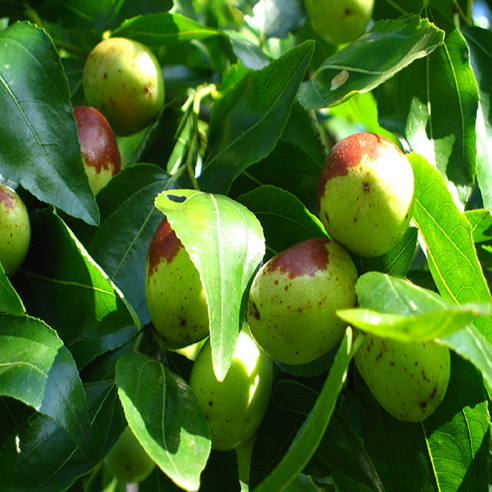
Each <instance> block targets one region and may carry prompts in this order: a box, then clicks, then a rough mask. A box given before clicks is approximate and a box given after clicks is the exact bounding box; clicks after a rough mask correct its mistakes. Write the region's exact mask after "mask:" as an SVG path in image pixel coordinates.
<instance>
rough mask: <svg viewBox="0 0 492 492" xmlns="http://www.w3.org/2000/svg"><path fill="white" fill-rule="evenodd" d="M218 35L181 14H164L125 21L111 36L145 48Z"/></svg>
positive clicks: (215, 31) (141, 16)
mask: <svg viewBox="0 0 492 492" xmlns="http://www.w3.org/2000/svg"><path fill="white" fill-rule="evenodd" d="M220 34H221V32H220V31H219V30H218V29H213V28H211V27H207V26H203V25H201V24H199V23H198V22H196V21H194V20H192V19H189V18H188V17H184V16H183V15H181V14H177V13H174V14H171V13H167V12H164V13H159V14H147V15H139V16H137V17H133V18H131V19H127V20H125V21H124V22H123V23H122V24H121V25H120V26H119V27H118V28H116V29H115V30H114V31H113V32H112V33H111V36H112V37H116V36H118V37H122V38H131V39H135V40H136V41H139V42H141V43H143V44H145V45H146V46H171V45H174V44H178V43H181V42H184V41H191V40H193V39H203V38H207V37H209V36H217V35H220Z"/></svg>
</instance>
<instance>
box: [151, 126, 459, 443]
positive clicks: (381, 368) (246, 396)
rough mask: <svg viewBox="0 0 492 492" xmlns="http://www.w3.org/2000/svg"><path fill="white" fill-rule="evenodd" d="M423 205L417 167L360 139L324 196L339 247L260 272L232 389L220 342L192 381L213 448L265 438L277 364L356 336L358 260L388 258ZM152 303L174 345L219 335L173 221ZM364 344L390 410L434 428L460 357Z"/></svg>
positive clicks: (321, 203)
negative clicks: (432, 418)
mask: <svg viewBox="0 0 492 492" xmlns="http://www.w3.org/2000/svg"><path fill="white" fill-rule="evenodd" d="M413 205H414V177H413V171H412V167H411V165H410V163H409V161H408V159H407V157H406V156H405V154H404V153H403V152H402V151H401V150H400V149H399V148H398V147H397V146H395V145H394V144H393V143H392V142H390V141H389V140H387V139H385V138H384V137H381V136H379V135H375V134H372V133H356V134H353V135H350V136H349V137H347V138H345V139H343V140H341V141H339V142H338V143H337V144H336V145H335V146H334V147H333V148H332V150H331V152H330V153H329V155H328V157H327V159H326V161H325V163H324V166H323V169H322V172H321V176H320V179H319V186H318V211H319V217H320V219H321V221H322V223H323V225H324V227H325V229H326V232H327V233H328V235H329V238H328V237H326V236H325V237H318V238H312V239H309V240H306V241H303V242H301V243H298V244H295V245H293V246H292V247H290V248H288V249H287V250H285V251H282V252H280V253H279V254H277V255H275V256H274V257H272V258H271V259H269V260H268V261H267V262H266V263H264V264H263V266H262V267H261V268H260V269H259V271H258V272H257V274H256V276H255V277H254V279H253V282H252V285H251V288H250V291H249V301H248V307H247V319H246V321H245V328H244V329H243V331H242V332H241V333H240V335H239V338H238V341H237V345H236V352H235V354H234V362H233V365H232V366H231V369H230V370H229V372H228V374H227V376H226V378H225V379H224V380H223V381H221V382H219V381H218V380H217V378H216V376H215V374H214V370H213V366H212V358H211V347H210V341H209V340H207V341H206V342H205V344H204V345H203V346H202V348H201V350H200V352H199V353H198V356H197V358H196V360H195V362H194V365H193V368H192V372H191V377H190V380H189V383H190V386H191V388H192V389H193V390H194V392H195V394H196V396H197V398H198V400H199V402H200V405H201V407H202V409H203V412H204V414H205V416H206V417H207V420H208V423H209V426H210V431H211V437H212V448H213V449H217V450H228V449H234V448H237V446H239V445H244V443H246V442H250V440H251V438H252V437H254V435H255V432H256V430H257V428H258V427H259V425H260V423H261V421H262V419H263V416H264V413H265V411H266V406H267V402H268V399H269V395H270V391H271V385H272V361H273V360H275V361H278V362H280V363H283V364H291V365H295V364H306V363H309V362H312V361H314V360H315V359H317V358H318V357H320V356H321V355H323V354H325V353H327V352H328V351H329V350H331V349H333V348H334V347H336V346H337V344H338V343H339V342H340V341H341V339H342V337H343V335H344V333H345V329H346V326H347V325H346V323H344V322H343V321H342V320H341V319H340V318H339V317H338V316H337V311H338V310H341V309H346V308H353V307H355V306H356V303H357V298H356V291H355V286H356V282H357V279H358V271H357V268H356V266H355V263H354V261H353V256H352V255H358V256H364V257H371V256H379V255H383V254H386V253H388V252H389V251H390V250H391V249H392V248H393V247H395V246H396V245H397V244H398V243H399V242H400V241H401V240H402V238H403V236H404V235H405V233H406V231H407V229H408V227H409V223H410V220H411V218H412V213H413ZM145 295H146V302H147V306H148V309H149V313H150V316H151V319H152V322H153V324H154V326H155V328H156V329H157V330H158V331H159V333H160V334H161V335H162V337H163V339H164V341H165V343H166V344H167V346H168V347H170V348H174V349H176V348H182V347H186V346H189V345H190V344H193V343H196V342H198V341H200V340H203V339H204V338H206V337H207V336H208V334H209V318H208V310H207V301H206V296H205V292H204V289H203V286H202V283H201V281H200V275H199V272H198V270H197V269H196V267H195V266H194V264H193V262H192V260H191V258H190V256H189V254H188V253H187V251H186V249H185V248H184V246H183V245H182V243H181V241H180V240H179V238H178V237H177V236H176V234H175V232H174V231H173V230H172V229H171V226H170V224H169V222H168V221H167V219H166V218H164V219H163V221H162V223H161V225H160V226H159V228H158V229H157V231H156V233H155V235H154V237H153V239H152V242H151V245H150V248H149V251H148V255H147V264H146V278H145ZM361 336H364V337H365V338H364V340H363V342H362V344H361V346H360V348H359V350H358V352H357V353H356V355H355V363H356V366H357V368H358V370H359V372H360V374H361V375H362V377H363V378H364V380H365V381H366V383H367V385H368V386H369V388H370V389H371V391H372V392H373V394H374V396H375V397H376V398H377V399H378V400H379V402H380V403H381V405H382V406H383V407H384V408H385V409H386V410H387V411H388V412H389V413H391V414H392V415H393V416H395V417H397V418H398V419H400V420H403V421H412V422H416V421H420V420H423V419H424V418H427V417H428V416H429V415H430V414H431V413H432V412H433V411H434V410H435V408H436V407H437V406H438V405H439V403H440V402H441V401H442V398H443V397H444V394H445V393H446V389H447V385H448V382H449V376H450V355H449V349H448V348H447V347H442V346H439V345H437V344H435V343H429V342H427V343H412V344H409V343H399V342H395V341H392V340H389V339H383V338H378V337H376V336H372V335H362V334H361Z"/></svg>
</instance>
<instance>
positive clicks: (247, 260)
mask: <svg viewBox="0 0 492 492" xmlns="http://www.w3.org/2000/svg"><path fill="white" fill-rule="evenodd" d="M183 199H184V201H175V200H183ZM156 207H157V208H158V209H159V210H161V211H162V213H163V214H164V215H166V217H167V219H168V221H169V223H170V224H171V228H172V229H173V230H174V231H175V233H176V236H178V238H179V239H180V240H181V242H182V243H183V245H184V247H185V249H186V250H187V252H188V253H189V255H190V258H191V260H192V261H193V263H194V264H195V266H196V268H197V270H198V272H199V273H200V278H201V281H202V284H203V287H204V289H205V294H206V297H207V303H208V311H209V322H210V335H211V344H212V360H213V365H214V372H215V374H216V376H217V379H218V380H219V381H221V380H223V379H224V377H225V375H226V374H227V371H228V370H229V366H230V364H231V361H232V356H233V353H234V347H235V345H236V339H237V335H238V333H239V330H240V328H241V326H242V319H243V315H244V309H245V303H246V296H247V287H248V285H249V283H250V282H251V279H252V277H253V275H254V274H255V272H256V269H257V268H258V265H259V264H260V263H261V260H262V258H263V255H264V253H265V243H264V237H263V231H262V229H261V225H260V223H259V221H258V219H257V218H256V217H255V215H254V214H253V213H252V212H250V211H249V210H248V209H247V208H246V207H245V206H244V205H242V204H241V203H239V202H236V201H234V200H232V199H230V198H228V197H226V196H224V195H213V194H208V193H203V192H197V191H193V190H175V191H173V192H168V193H162V194H161V195H159V196H158V197H157V199H156Z"/></svg>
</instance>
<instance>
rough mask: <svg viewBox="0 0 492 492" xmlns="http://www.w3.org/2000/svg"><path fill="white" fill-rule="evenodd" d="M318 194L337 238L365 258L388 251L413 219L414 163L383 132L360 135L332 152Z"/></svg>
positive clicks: (321, 211) (326, 223)
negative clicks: (411, 163)
mask: <svg viewBox="0 0 492 492" xmlns="http://www.w3.org/2000/svg"><path fill="white" fill-rule="evenodd" d="M317 198H318V211H319V217H320V219H321V222H322V223H323V225H324V227H325V229H326V231H327V232H328V235H329V236H330V237H331V238H333V239H334V240H335V241H338V242H339V243H340V244H342V245H343V246H345V248H347V249H348V250H349V251H350V252H352V253H355V254H358V255H360V256H365V257H370V256H379V255H382V254H385V253H387V252H388V251H389V250H390V249H392V248H393V247H394V246H396V244H398V242H399V241H400V240H401V239H402V238H403V236H404V234H405V232H406V230H407V228H408V226H409V223H410V220H411V219H412V215H413V205H414V176H413V170H412V166H411V165H410V162H409V161H408V158H407V157H406V155H405V154H404V153H403V152H402V151H401V150H400V149H399V148H398V147H397V146H396V145H394V144H393V143H392V142H391V141H389V140H388V139H386V138H384V137H382V136H381V135H377V134H374V133H365V132H364V133H354V134H353V135H349V136H348V137H346V138H344V139H342V140H340V141H339V142H337V143H336V144H335V145H334V146H333V148H332V149H331V151H330V153H329V154H328V156H327V158H326V160H325V163H324V165H323V168H322V171H321V175H320V178H319V183H318V197H317Z"/></svg>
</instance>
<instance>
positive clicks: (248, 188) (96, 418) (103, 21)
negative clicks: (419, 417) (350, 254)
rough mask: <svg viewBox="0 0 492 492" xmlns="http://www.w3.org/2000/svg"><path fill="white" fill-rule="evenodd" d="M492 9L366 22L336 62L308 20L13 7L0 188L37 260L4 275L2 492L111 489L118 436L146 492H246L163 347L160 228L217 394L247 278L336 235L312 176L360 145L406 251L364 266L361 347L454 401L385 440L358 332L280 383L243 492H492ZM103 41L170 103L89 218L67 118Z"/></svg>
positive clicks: (297, 0) (1, 19) (3, 55)
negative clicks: (406, 212)
mask: <svg viewBox="0 0 492 492" xmlns="http://www.w3.org/2000/svg"><path fill="white" fill-rule="evenodd" d="M489 7H491V2H490V0H488V1H487V2H483V1H475V2H474V1H472V0H405V1H403V0H391V1H390V0H376V5H375V10H374V16H373V21H374V22H373V23H371V25H370V31H369V33H367V34H366V35H364V36H362V37H361V38H359V39H358V40H356V41H354V42H352V43H350V44H348V45H346V46H333V45H330V44H328V43H326V42H324V41H323V40H322V39H320V38H319V36H317V35H316V34H315V33H314V32H313V30H312V29H311V27H310V24H309V22H308V20H307V19H306V16H305V11H304V6H303V3H302V1H301V0H260V1H255V0H249V1H247V0H236V1H233V0H228V1H218V0H196V1H191V0H182V1H175V2H170V1H161V0H139V1H138V2H133V1H129V0H128V1H124V0H118V1H117V0H97V1H92V0H75V1H70V2H62V1H61V0H32V1H29V0H24V1H17V0H7V1H3V2H2V3H1V4H0V28H1V29H2V30H1V31H0V46H1V48H0V173H1V175H2V176H3V177H4V178H5V179H6V180H8V182H9V183H10V184H11V185H12V186H15V187H16V189H17V190H18V192H19V193H20V194H21V196H22V198H23V199H24V201H25V203H26V205H27V206H28V208H29V210H30V218H31V225H32V230H33V235H32V240H31V247H30V250H29V253H28V256H27V258H26V261H25V263H24V265H23V266H22V268H21V270H20V271H19V272H18V273H16V274H15V275H14V276H13V277H12V278H11V279H8V278H7V277H6V276H5V275H4V274H3V273H1V274H0V285H1V289H0V311H1V313H2V314H1V315H0V395H1V404H0V421H1V422H2V425H1V426H0V445H1V448H0V490H2V491H15V492H19V491H24V490H25V491H31V490H37V491H50V492H54V491H62V490H71V491H82V490H84V491H89V490H91V491H102V490H105V491H109V490H116V489H117V488H118V487H119V488H120V490H121V489H123V490H124V485H122V484H116V483H115V482H114V481H112V480H111V477H109V476H108V473H107V471H106V470H105V468H104V467H102V466H101V460H102V459H103V458H104V456H105V455H106V454H107V452H108V451H109V449H110V448H111V447H112V445H113V444H114V443H115V441H116V440H117V438H118V436H119V434H120V433H121V432H122V430H123V428H124V427H125V426H126V424H127V422H128V423H129V425H130V426H131V428H132V429H133V431H134V432H135V434H136V435H137V436H138V438H139V440H140V442H141V443H142V444H143V445H144V447H145V448H146V450H147V452H148V453H149V454H150V455H151V456H152V458H153V459H154V460H155V461H156V463H157V464H158V468H156V470H155V471H154V473H153V474H152V475H151V476H150V477H149V478H148V479H147V480H146V481H145V482H143V483H141V484H140V490H144V491H146V490H148V491H156V490H160V491H171V490H179V487H181V488H188V489H190V490H197V489H198V488H200V490H202V491H208V490H210V491H212V490H213V491H217V490H227V491H234V490H240V489H241V487H242V488H243V489H247V487H248V485H247V484H246V483H244V477H242V478H243V482H242V483H241V482H240V481H239V478H238V466H237V460H236V453H235V452H234V451H231V452H215V451H212V452H211V451H210V440H209V437H208V429H207V424H206V421H205V418H204V416H203V414H202V412H201V410H200V408H199V407H198V405H197V403H196V401H195V400H194V397H193V394H192V392H191V390H190V388H189V386H188V385H187V382H186V381H187V378H188V375H189V372H190V368H191V364H192V361H191V359H192V354H191V355H190V354H187V356H186V355H183V354H181V353H176V352H173V351H170V350H168V349H166V347H164V346H162V344H159V343H158V342H159V339H158V338H155V337H154V336H153V331H152V327H151V324H150V319H149V315H148V312H147V308H146V305H145V299H144V273H145V272H144V271H145V257H146V254H147V249H148V246H149V243H150V240H151V238H152V236H153V234H154V231H155V229H156V227H157V225H158V224H159V223H160V221H161V219H162V216H163V215H162V214H163V213H165V214H166V215H167V216H168V218H169V220H170V221H171V223H172V225H173V228H174V229H175V230H176V233H177V235H178V237H180V239H181V240H182V242H183V244H184V245H185V246H186V248H187V249H188V250H189V251H190V255H191V257H192V259H193V261H194V262H195V264H196V265H197V266H198V268H199V271H200V273H201V276H202V280H203V283H204V286H205V289H206V292H207V296H208V300H209V310H210V317H211V319H212V323H211V339H212V346H213V347H216V348H217V347H220V350H219V349H218V348H217V349H216V350H215V352H214V367H215V370H216V373H217V374H218V375H221V376H223V375H225V374H226V372H227V369H228V367H229V364H230V360H231V357H232V351H233V348H234V344H235V340H236V336H237V332H238V329H239V327H240V326H241V322H242V319H243V315H244V313H243V309H242V308H243V305H244V302H243V301H244V298H245V296H246V295H247V291H248V285H249V282H250V281H251V278H252V275H253V274H254V272H255V271H256V269H257V268H258V266H259V265H260V264H261V262H262V261H265V260H266V259H268V258H269V257H271V256H272V255H273V254H275V253H277V252H280V251H282V250H283V249H285V248H287V247H289V246H291V245H292V244H294V243H296V242H299V241H301V240H303V239H307V238H310V237H317V236H324V235H326V233H325V232H324V229H323V227H322V225H321V223H320V222H319V220H318V218H317V216H316V213H317V212H316V189H317V182H318V177H319V173H320V170H321V166H322V164H323V159H324V155H325V154H326V152H327V150H328V149H329V148H330V147H331V145H333V143H334V142H336V141H337V140H339V139H340V138H342V137H343V136H345V135H348V134H350V133H354V132H356V131H361V130H369V131H374V132H377V133H381V134H383V135H385V136H387V137H388V138H390V139H392V140H393V141H394V142H395V143H398V144H399V145H400V146H401V147H402V149H403V150H404V151H405V152H407V153H408V155H409V159H410V161H411V163H412V166H413V169H414V174H415V179H416V204H415V210H414V220H413V222H412V227H411V228H410V229H409V231H408V233H407V235H406V236H405V238H404V240H403V241H402V242H401V243H400V244H399V245H398V246H397V247H395V248H394V249H393V250H392V251H390V252H389V253H388V254H386V255H384V256H383V257H377V258H373V259H370V260H369V259H364V258H354V260H355V261H356V263H357V266H358V269H359V273H360V279H359V283H358V286H357V293H358V301H359V306H360V309H359V310H357V312H356V313H351V314H350V315H351V316H352V317H351V318H350V321H351V324H352V325H353V326H355V327H358V328H360V329H362V330H364V331H367V332H375V333H378V332H379V333H380V331H378V330H381V329H384V333H385V336H387V337H390V338H395V339H401V338H402V336H403V335H402V333H403V331H404V332H405V333H406V335H405V336H406V338H405V340H406V341H416V340H422V339H429V340H432V339H437V341H438V342H439V343H442V344H445V345H447V346H449V347H450V348H451V349H452V375H451V382H450V386H449V389H448V392H447V395H446V398H445V400H444V401H443V403H442V404H441V406H440V407H439V408H438V409H437V411H436V412H435V413H434V414H433V415H432V416H431V417H430V418H428V419H427V420H425V421H424V422H422V423H418V424H408V423H402V422H400V421H398V420H396V419H394V418H393V417H391V416H389V414H387V413H386V412H385V411H384V410H382V408H381V407H380V405H379V404H378V403H377V402H376V401H375V399H374V398H373V397H372V395H371V394H370V392H369V390H368V389H367V387H366V386H365V384H364V383H363V381H362V379H361V377H360V376H359V375H358V373H357V371H356V369H355V368H354V365H353V363H352V362H351V359H352V356H353V353H354V351H355V350H356V349H357V346H358V345H357V341H355V343H354V332H353V330H352V329H351V328H349V329H348V330H347V333H346V336H345V338H344V340H343V341H342V343H341V344H340V346H338V347H337V348H336V349H334V350H333V351H332V353H329V354H327V355H326V356H323V357H322V358H320V359H319V360H317V361H316V362H314V363H312V364H308V365H306V366H299V367H288V366H283V365H280V364H278V365H276V379H275V383H274V387H273V391H272V397H271V402H270V406H269V408H268V411H267V415H266V417H265V420H264V422H263V425H262V427H261V428H260V430H259V431H258V435H257V438H256V441H255V445H254V449H253V456H252V465H251V475H250V477H249V488H250V489H251V490H253V489H254V490H257V491H259V492H260V491H274V490H275V491H276V490H287V489H288V490H292V491H293V490H327V491H328V490H340V491H343V492H346V491H349V492H350V491H367V490H373V491H383V490H385V491H388V492H392V491H395V490H400V491H415V490H419V491H434V490H435V491H438V490H439V491H443V492H444V491H460V492H465V491H466V492H470V491H486V490H488V488H489V483H490V479H489V473H488V467H489V459H490V449H489V446H490V444H489V438H490V414H489V406H488V404H489V397H490V391H491V388H492V346H491V343H492V318H491V315H490V313H489V310H488V306H489V303H490V290H489V279H490V275H489V268H490V266H491V264H492V247H491V244H492V243H491V242H490V241H491V239H492V218H491V216H490V210H492V172H491V159H492V152H490V149H491V148H492V147H491V145H492V109H491V105H490V104H491V99H490V98H491V93H492V85H491V83H490V80H491V79H492V36H491V31H490V29H489V22H490V19H491V16H490V11H489ZM107 36H122V37H129V38H132V39H135V40H138V41H141V42H142V43H144V44H146V45H148V46H149V47H150V48H151V49H152V50H153V51H154V53H155V54H156V56H157V57H158V59H159V61H160V63H161V64H162V68H163V73H164V78H165V82H166V103H165V107H164V108H163V110H162V111H161V113H160V114H159V117H158V118H157V119H156V121H154V122H153V123H152V124H151V125H150V126H149V127H148V128H146V129H144V130H143V131H141V132H140V133H138V134H136V135H133V136H130V137H125V138H119V139H118V143H119V145H120V150H121V153H122V158H123V170H122V171H121V173H120V174H119V175H117V176H116V177H115V178H113V180H112V181H111V182H110V183H109V185H108V186H106V187H105V188H104V189H103V190H101V192H100V193H98V195H97V196H94V195H93V194H92V192H91V189H90V187H89V184H88V181H87V178H86V175H85V173H84V170H83V167H82V161H81V155H80V148H79V143H78V139H77V129H76V124H75V119H74V118H73V115H72V108H73V107H74V106H76V105H79V104H83V103H84V94H83V88H82V69H83V66H84V62H85V59H86V57H87V55H88V54H89V52H90V50H91V49H92V48H93V47H94V46H95V45H96V44H97V43H98V42H99V41H100V40H101V39H102V38H103V37H107ZM244 207H246V208H247V209H249V211H250V212H252V213H250V214H245V213H244V210H245V209H244ZM237 238H241V240H238V239H237ZM405 277H406V278H407V279H408V280H410V281H411V282H407V281H405V280H403V278H405ZM217 278H220V279H221V280H222V281H221V282H220V283H219V282H217V281H216V279H217ZM368 310H370V313H372V315H373V316H368V313H369V311H368ZM374 313H376V314H377V315H375V314H374ZM394 315H402V316H404V317H405V318H404V319H403V321H402V318H401V317H399V318H398V319H396V318H395V316H394ZM347 316H348V315H347ZM402 326H403V328H404V330H403V331H402ZM137 382H138V383H139V384H137ZM289 487H290V488H289Z"/></svg>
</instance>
